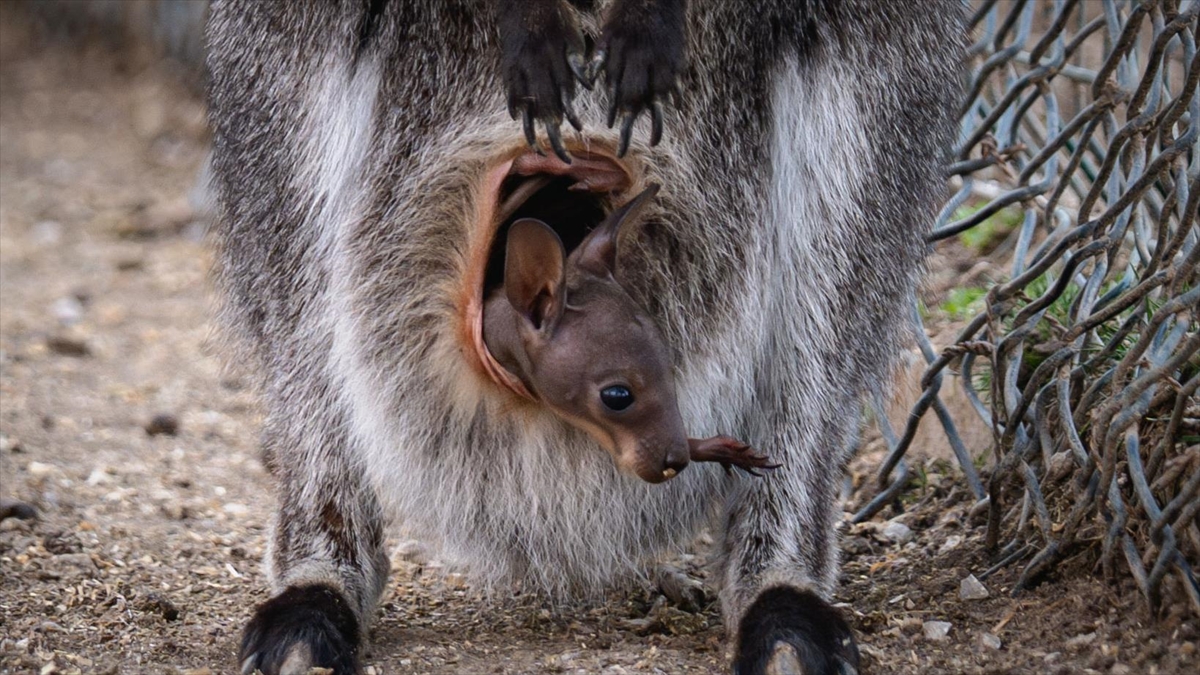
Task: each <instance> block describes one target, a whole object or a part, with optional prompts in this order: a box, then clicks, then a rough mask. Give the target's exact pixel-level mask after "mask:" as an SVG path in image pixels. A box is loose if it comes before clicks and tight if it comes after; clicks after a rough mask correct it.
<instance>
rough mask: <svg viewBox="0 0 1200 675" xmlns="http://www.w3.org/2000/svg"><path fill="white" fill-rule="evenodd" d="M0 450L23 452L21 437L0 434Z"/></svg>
mask: <svg viewBox="0 0 1200 675" xmlns="http://www.w3.org/2000/svg"><path fill="white" fill-rule="evenodd" d="M0 452H25V447H24V446H22V445H21V439H19V438H14V437H12V436H5V435H2V434H0Z"/></svg>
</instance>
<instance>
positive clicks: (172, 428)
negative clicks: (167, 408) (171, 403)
mask: <svg viewBox="0 0 1200 675" xmlns="http://www.w3.org/2000/svg"><path fill="white" fill-rule="evenodd" d="M142 428H143V429H145V430H146V434H147V435H149V436H174V435H176V434H178V433H179V418H178V417H175V416H174V415H172V414H170V413H159V414H157V415H155V416H154V417H152V418H150V421H149V422H147V423H146V426H144V427H142Z"/></svg>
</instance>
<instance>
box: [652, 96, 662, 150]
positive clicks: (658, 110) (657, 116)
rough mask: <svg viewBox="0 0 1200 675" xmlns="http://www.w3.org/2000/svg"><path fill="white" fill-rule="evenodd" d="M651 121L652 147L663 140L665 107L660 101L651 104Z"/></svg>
mask: <svg viewBox="0 0 1200 675" xmlns="http://www.w3.org/2000/svg"><path fill="white" fill-rule="evenodd" d="M650 121H651V126H650V147H654V146H656V145H658V142H659V141H661V140H662V135H663V109H662V104H661V103H659V102H658V101H655V102H654V104H653V105H651V106H650Z"/></svg>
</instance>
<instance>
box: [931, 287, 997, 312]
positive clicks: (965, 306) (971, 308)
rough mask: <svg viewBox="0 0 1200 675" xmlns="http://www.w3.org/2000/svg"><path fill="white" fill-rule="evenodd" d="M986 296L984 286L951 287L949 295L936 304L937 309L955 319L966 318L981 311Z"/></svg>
mask: <svg viewBox="0 0 1200 675" xmlns="http://www.w3.org/2000/svg"><path fill="white" fill-rule="evenodd" d="M986 296H987V289H986V288H980V287H977V286H967V287H965V288H952V289H950V295H949V297H947V298H946V301H945V302H943V303H942V304H941V305H939V306H938V309H940V310H942V312H943V313H945V314H946V316H948V317H950V318H951V319H954V320H956V321H957V320H961V319H968V318H970V317H973V316H975V315H976V314H978V313H979V312H981V311H983V308H984V304H985V298H986Z"/></svg>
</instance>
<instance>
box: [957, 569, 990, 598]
mask: <svg viewBox="0 0 1200 675" xmlns="http://www.w3.org/2000/svg"><path fill="white" fill-rule="evenodd" d="M958 597H959V598H961V599H963V600H983V599H984V598H986V597H988V589H987V587H986V586H984V585H983V583H982V582H981V581H979V579H976V578H975V575H974V574H968V575H967V577H966V578H965V579H963V580H962V583H960V584H959V585H958Z"/></svg>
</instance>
